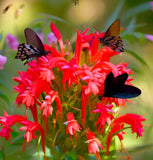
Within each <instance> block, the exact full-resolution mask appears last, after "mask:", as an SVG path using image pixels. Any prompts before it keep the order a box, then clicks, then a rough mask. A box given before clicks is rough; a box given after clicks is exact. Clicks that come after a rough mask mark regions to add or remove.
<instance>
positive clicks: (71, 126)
mask: <svg viewBox="0 0 153 160" xmlns="http://www.w3.org/2000/svg"><path fill="white" fill-rule="evenodd" d="M64 124H66V125H67V126H66V134H70V138H72V135H74V138H75V140H77V137H76V131H78V132H80V129H81V127H80V126H79V124H78V123H77V121H76V120H75V118H74V115H73V113H71V112H69V113H68V114H67V121H66V122H64Z"/></svg>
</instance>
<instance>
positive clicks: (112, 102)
mask: <svg viewBox="0 0 153 160" xmlns="http://www.w3.org/2000/svg"><path fill="white" fill-rule="evenodd" d="M50 27H51V30H52V33H51V34H49V35H48V41H49V42H50V45H47V44H44V48H45V50H46V51H49V52H50V53H48V54H47V55H46V56H41V57H39V58H37V60H32V61H31V62H30V63H28V66H29V68H28V69H27V71H25V72H24V71H21V72H19V71H18V74H19V77H14V78H13V79H14V81H16V82H17V83H18V85H17V86H15V87H14V89H15V90H16V92H17V93H18V95H17V98H16V104H18V105H24V106H25V108H26V112H25V116H20V115H12V116H11V115H10V116H9V115H8V114H7V113H6V112H5V113H4V117H3V116H1V117H0V124H1V126H2V127H3V128H2V129H1V131H0V136H1V137H5V139H6V140H8V139H9V138H10V137H11V134H10V132H12V129H11V128H10V127H11V126H12V125H14V124H15V123H17V122H19V123H20V124H21V125H23V126H22V127H21V128H20V131H23V130H25V131H26V133H25V141H26V142H28V143H29V142H30V141H31V140H32V139H33V138H34V139H36V138H37V137H36V135H35V134H34V132H35V131H40V136H41V141H42V148H43V151H44V153H45V142H47V144H46V145H47V147H49V148H50V149H51V150H52V149H53V150H55V151H56V152H58V156H59V155H61V157H62V156H63V154H64V155H65V156H66V157H67V158H69V154H68V152H69V153H71V151H73V150H74V149H75V150H76V154H77V156H78V157H81V156H82V157H86V156H87V155H88V154H87V151H88V152H89V154H92V153H94V154H95V156H96V158H97V159H100V157H102V156H104V152H105V154H106V155H107V156H108V155H109V151H110V149H112V148H111V147H110V146H111V145H112V143H111V142H112V139H113V137H114V136H118V138H119V140H120V141H122V140H123V134H124V133H125V132H124V131H123V130H124V128H125V125H129V128H131V130H132V133H136V134H137V136H136V137H138V136H142V132H144V131H143V129H142V127H143V125H142V121H145V119H144V118H143V117H142V116H139V115H137V114H132V113H129V114H124V115H120V116H118V115H119V112H120V109H121V107H122V106H125V105H126V101H128V102H130V101H129V100H127V99H119V98H112V97H103V98H102V100H99V99H98V95H103V93H104V82H105V79H106V76H107V75H108V73H110V72H113V74H114V76H118V75H120V74H122V73H127V74H128V75H129V74H131V73H133V71H131V69H128V68H127V65H128V64H127V63H123V62H122V63H120V64H118V65H114V64H112V63H111V62H110V58H111V57H112V56H115V55H118V54H119V53H118V52H116V51H114V50H112V49H110V48H108V47H103V48H100V46H99V37H102V36H103V35H104V34H103V33H99V32H96V33H90V34H87V32H88V29H86V30H85V31H84V32H83V33H80V32H79V31H78V30H77V38H76V43H75V49H74V53H73V48H72V47H71V43H70V42H69V41H65V42H63V40H62V36H61V34H60V32H59V31H58V29H57V28H56V26H55V25H54V24H53V23H51V25H50ZM132 80H133V79H132V78H131V77H130V78H128V79H127V81H126V84H131V81H132ZM29 110H30V111H31V113H32V116H33V121H30V120H28V111H29ZM69 135H70V138H68V137H69ZM73 136H74V138H73ZM96 137H97V138H96ZM55 146H58V149H57V148H56V149H55ZM100 149H101V150H100ZM104 149H105V150H104ZM57 150H58V151H57ZM52 154H53V156H54V157H55V159H56V156H57V153H54V152H53V153H52ZM73 154H74V152H73Z"/></svg>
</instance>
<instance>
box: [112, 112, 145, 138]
mask: <svg viewBox="0 0 153 160" xmlns="http://www.w3.org/2000/svg"><path fill="white" fill-rule="evenodd" d="M145 120H146V119H145V118H143V117H142V116H140V115H137V114H124V115H121V116H119V117H118V118H117V119H115V120H114V121H113V125H116V124H119V123H120V124H121V123H126V124H128V125H131V129H132V133H135V132H136V133H137V136H136V138H138V136H140V137H142V132H144V130H143V129H142V127H143V125H142V121H145Z"/></svg>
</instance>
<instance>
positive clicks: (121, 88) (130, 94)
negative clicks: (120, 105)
mask: <svg viewBox="0 0 153 160" xmlns="http://www.w3.org/2000/svg"><path fill="white" fill-rule="evenodd" d="M127 78H128V74H127V73H123V74H121V75H119V76H117V77H114V75H113V73H112V72H110V73H109V74H108V75H107V77H106V79H105V82H104V94H103V96H99V97H98V98H99V100H101V99H102V97H114V98H121V99H127V98H134V97H137V96H139V95H140V94H141V90H140V89H139V88H137V87H134V86H131V85H126V84H124V83H125V82H126V80H127Z"/></svg>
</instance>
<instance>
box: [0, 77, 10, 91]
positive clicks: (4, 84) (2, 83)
mask: <svg viewBox="0 0 153 160" xmlns="http://www.w3.org/2000/svg"><path fill="white" fill-rule="evenodd" d="M0 86H5V87H6V88H7V89H8V90H9V91H10V87H9V86H8V84H7V83H5V82H4V81H3V80H0Z"/></svg>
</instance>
